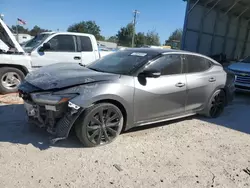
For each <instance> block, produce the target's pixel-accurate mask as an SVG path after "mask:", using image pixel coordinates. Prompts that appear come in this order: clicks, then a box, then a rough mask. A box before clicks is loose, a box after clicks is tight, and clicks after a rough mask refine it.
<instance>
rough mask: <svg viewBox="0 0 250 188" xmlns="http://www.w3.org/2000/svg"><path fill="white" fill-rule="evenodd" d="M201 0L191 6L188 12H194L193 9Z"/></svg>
mask: <svg viewBox="0 0 250 188" xmlns="http://www.w3.org/2000/svg"><path fill="white" fill-rule="evenodd" d="M199 2H200V0H197V1H196V2H195V3H194V5H193V6H192V7H191V8H190V10H189V11H188V14H190V13H191V12H192V10H193V9H194V7H195V6H196V5H197V4H198V3H199Z"/></svg>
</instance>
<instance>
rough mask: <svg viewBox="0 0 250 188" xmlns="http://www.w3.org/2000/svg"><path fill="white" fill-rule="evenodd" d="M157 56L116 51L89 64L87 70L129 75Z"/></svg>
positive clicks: (129, 51) (139, 52)
mask: <svg viewBox="0 0 250 188" xmlns="http://www.w3.org/2000/svg"><path fill="white" fill-rule="evenodd" d="M158 54H159V53H156V52H154V53H152V52H151V53H150V54H149V53H147V52H141V51H138V52H136V51H132V50H124V51H118V52H114V53H112V54H109V55H107V56H104V57H103V58H101V59H99V60H97V61H95V62H93V63H91V64H90V65H88V66H87V68H89V69H92V70H95V71H99V72H108V73H114V74H123V75H130V74H131V72H132V71H133V70H135V69H136V68H139V67H141V66H142V65H143V64H145V63H146V62H147V61H148V60H150V59H152V58H153V57H155V56H156V55H158Z"/></svg>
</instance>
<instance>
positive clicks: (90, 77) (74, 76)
mask: <svg viewBox="0 0 250 188" xmlns="http://www.w3.org/2000/svg"><path fill="white" fill-rule="evenodd" d="M119 77H120V75H117V74H110V73H103V72H97V71H93V70H90V69H88V68H85V67H83V66H80V65H79V64H78V63H57V64H52V65H49V66H45V67H42V68H40V69H38V70H37V71H32V72H30V73H29V74H28V75H27V76H26V78H25V80H26V81H27V82H28V83H30V84H32V85H33V86H35V87H37V88H40V89H42V90H51V89H61V88H66V87H70V86H76V85H81V84H88V83H95V82H101V81H109V80H114V79H118V78H119Z"/></svg>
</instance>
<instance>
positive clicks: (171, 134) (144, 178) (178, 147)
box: [0, 95, 250, 188]
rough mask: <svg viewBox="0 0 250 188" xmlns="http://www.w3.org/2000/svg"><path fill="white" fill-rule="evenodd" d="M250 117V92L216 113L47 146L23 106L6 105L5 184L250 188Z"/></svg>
mask: <svg viewBox="0 0 250 188" xmlns="http://www.w3.org/2000/svg"><path fill="white" fill-rule="evenodd" d="M0 101H1V99H0ZM18 103H19V102H18ZM20 103H21V102H20ZM249 117H250V95H238V96H237V98H236V99H235V101H234V103H233V104H232V105H230V106H228V107H227V108H226V109H225V112H224V114H223V115H222V116H221V117H220V118H218V119H207V118H202V117H199V116H193V117H191V118H185V119H182V120H178V121H171V122H168V123H164V124H156V125H150V126H145V127H143V128H137V129H134V130H132V131H130V132H127V133H124V134H122V135H120V136H119V137H118V139H117V140H116V141H115V142H113V143H111V144H109V145H106V146H102V147H97V148H82V146H81V144H79V142H78V140H77V139H76V138H75V136H74V134H72V135H71V136H70V138H69V139H68V140H65V141H61V142H58V143H57V144H56V145H54V146H51V145H49V143H48V137H49V135H48V134H47V133H46V132H44V131H41V130H39V129H34V130H33V131H31V130H30V129H29V128H28V126H27V125H26V123H25V114H24V110H23V105H22V104H13V105H5V104H3V103H2V104H1V106H0V167H1V168H0V187H1V188H5V187H7V188H12V187H25V188H27V187H44V188H49V187H57V188H59V187H84V188H87V187H100V188H102V187H111V188H112V187H129V188H131V187H136V188H139V187H143V188H145V187H162V188H168V187H169V188H170V187H171V188H172V187H177V188H179V187H180V188H185V187H188V188H190V187H192V188H195V187H205V188H208V187H225V188H229V187H230V188H231V187H232V188H236V187H240V188H243V187H250V171H249V170H250V135H249V134H250V123H249V122H250V121H249ZM248 169H249V170H248Z"/></svg>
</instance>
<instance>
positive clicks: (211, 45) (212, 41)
mask: <svg viewBox="0 0 250 188" xmlns="http://www.w3.org/2000/svg"><path fill="white" fill-rule="evenodd" d="M215 14H216V16H215V23H214V28H213V35H212V40H211V44H210V49H209V54H210V55H213V54H212V51H213V46H214V37H215V32H216V28H217V24H218V17H219V13H218V11H216V12H215Z"/></svg>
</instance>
